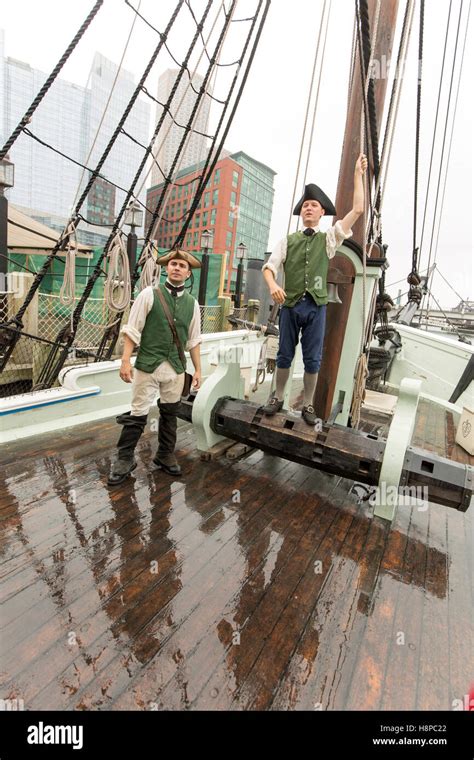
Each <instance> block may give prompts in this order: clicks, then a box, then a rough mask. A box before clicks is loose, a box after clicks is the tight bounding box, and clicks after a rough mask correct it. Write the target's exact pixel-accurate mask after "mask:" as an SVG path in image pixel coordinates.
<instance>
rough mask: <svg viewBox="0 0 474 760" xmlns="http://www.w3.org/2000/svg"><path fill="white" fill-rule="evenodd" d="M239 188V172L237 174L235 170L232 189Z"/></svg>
mask: <svg viewBox="0 0 474 760" xmlns="http://www.w3.org/2000/svg"><path fill="white" fill-rule="evenodd" d="M238 186H239V172H236V171H235V170H234V171H233V172H232V187H238Z"/></svg>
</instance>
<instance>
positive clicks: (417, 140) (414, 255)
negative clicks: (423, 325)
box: [410, 0, 425, 290]
mask: <svg viewBox="0 0 474 760" xmlns="http://www.w3.org/2000/svg"><path fill="white" fill-rule="evenodd" d="M424 23H425V0H420V22H419V32H418V34H419V40H418V86H417V95H416V124H415V178H414V179H415V184H414V188H413V193H414V197H413V249H412V264H411V273H412V274H416V273H417V259H418V249H417V247H416V231H417V214H418V172H419V164H420V122H421V85H422V78H423V36H424ZM413 287H414V285H413V284H411V283H410V290H412V289H413Z"/></svg>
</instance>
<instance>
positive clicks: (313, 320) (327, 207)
mask: <svg viewBox="0 0 474 760" xmlns="http://www.w3.org/2000/svg"><path fill="white" fill-rule="evenodd" d="M366 170H367V158H366V157H365V155H364V154H362V153H361V155H360V156H359V158H358V159H357V162H356V165H355V169H354V196H353V204H352V209H351V210H350V211H349V213H348V214H346V216H345V217H344V218H343V219H341V220H340V221H337V222H336V224H335V225H334V226H333V227H331V228H330V229H328V230H327V232H321V230H320V229H319V221H320V219H321V218H322V217H323V216H324V214H328V215H330V216H335V215H336V209H335V208H334V206H333V204H332V203H331V201H330V200H329V198H328V196H327V195H326V194H325V193H324V192H323V191H322V190H321V188H320V187H318V186H317V185H313V184H310V185H306V187H305V192H304V195H303V197H302V198H301V199H300V200H299V201H298V203H297V204H296V206H295V208H294V210H293V214H295V215H296V216H299V215H301V218H302V220H303V227H304V229H303V230H302V231H299V232H294V233H293V234H291V235H288V236H287V237H286V238H284V239H283V240H281V241H280V242H279V243H278V244H277V246H276V247H275V249H274V251H273V252H272V255H271V256H270V258H269V259H268V261H267V263H266V264H265V265H264V266H263V267H262V272H263V276H264V278H265V281H266V283H267V285H268V287H269V290H270V294H271V296H272V298H273V300H274V301H275V302H276V303H278V304H282V308H281V311H280V320H279V328H280V343H279V348H278V354H277V359H276V366H277V371H276V387H275V393H274V395H273V396H272V398H271V399H270V400H269V401H268V403H267V404H266V406H264V408H263V411H264V413H265V414H266V415H273V414H276V412H278V411H280V409H282V407H283V397H284V394H285V385H286V382H287V380H288V377H289V374H290V367H291V363H292V361H293V357H294V355H295V351H296V346H297V345H298V340H299V337H300V333H301V349H302V353H303V364H304V374H303V390H304V402H303V404H304V405H303V410H302V417H303V419H304V420H305V422H307V424H308V425H315V424H316V423H317V417H316V414H315V410H314V406H313V398H314V392H315V390H316V383H317V381H318V373H319V368H320V366H321V359H322V349H323V341H324V328H325V321H326V304H327V302H328V293H327V273H328V268H329V259H331V258H332V257H333V256H335V254H336V250H337V248H338V247H339V246H340V245H341V243H342V242H343V240H345V239H346V238H348V237H350V236H351V235H352V229H351V227H352V225H353V224H354V223H355V222H356V221H357V219H358V218H359V217H360V216H361V214H362V213H363V211H364V185H363V176H364V174H365V172H366ZM281 266H283V269H284V272H285V283H284V284H285V289H283V288H281V287H280V286H279V285H278V284H277V282H276V278H277V275H278V270H279V269H280V267H281Z"/></svg>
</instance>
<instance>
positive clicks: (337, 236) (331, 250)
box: [262, 220, 352, 279]
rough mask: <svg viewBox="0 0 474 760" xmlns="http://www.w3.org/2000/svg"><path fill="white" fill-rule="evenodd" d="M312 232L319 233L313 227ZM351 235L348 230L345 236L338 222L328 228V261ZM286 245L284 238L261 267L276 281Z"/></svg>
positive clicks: (285, 252)
mask: <svg viewBox="0 0 474 760" xmlns="http://www.w3.org/2000/svg"><path fill="white" fill-rule="evenodd" d="M313 230H314V231H315V232H319V227H313ZM297 234H300V235H303V232H302V231H300V232H299V233H297ZM351 235H352V230H349V232H348V233H347V234H346V233H345V232H344V230H343V229H342V224H341V222H340V221H339V220H338V221H337V222H336V224H335V225H334V226H333V227H330V228H329V229H328V230H327V232H326V253H327V255H328V259H332V258H333V257H334V256H335V255H336V251H337V249H338V248H339V246H340V245H341V243H343V242H344V240H346V239H347V238H350V237H351ZM287 245H288V239H287V238H286V237H284V238H283V240H280V241H279V242H278V243H277V244H276V246H275V248H274V249H273V251H272V254H271V256H270V258H269V259H268V261H267V263H266V264H264V265H263V267H262V272H263V271H264V270H265V269H270V270H271V271H272V272H273V274H274V275H275V279H276V277H277V274H278V270H279V269H280V267H281V266H282V264H283V262H284V261H285V260H286V254H287Z"/></svg>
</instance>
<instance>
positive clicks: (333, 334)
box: [315, 0, 399, 420]
mask: <svg viewBox="0 0 474 760" xmlns="http://www.w3.org/2000/svg"><path fill="white" fill-rule="evenodd" d="M398 5H399V0H381V3H380V12H379V21H378V30H377V40H376V44H375V49H374V61H375V62H376V68H374V71H375V70H377V71H380V77H378V78H374V85H375V86H374V91H375V93H374V94H375V107H376V123H377V133H378V134H380V128H381V124H382V116H383V106H384V103H385V96H386V91H387V64H388V62H389V61H390V59H391V56H392V48H393V42H394V37H395V26H396V22H397V14H398ZM376 7H377V0H368V11H369V19H370V29H371V34H372V33H373V29H374V21H375V14H376ZM355 56H356V58H355V63H354V75H353V82H352V88H351V97H350V101H349V106H348V111H347V118H346V128H345V132H344V141H343V147H342V155H341V163H340V169H339V180H338V186H337V192H336V209H337V213H338V216H337V218H342V217H343V216H344V215H345V214H346V213H347V212H348V211H349V210H350V209H351V208H352V194H353V187H354V166H355V162H356V160H357V156H358V155H359V153H360V119H361V109H362V107H363V97H362V81H361V72H360V58H359V51H358V47H356V51H355ZM368 158H369V162H370V169H371V171H370V176H371V177H373V162H372V157H371V156H370V155H368ZM367 210H368V204H367V199H366V208H365V211H364V214H363V215H362V216H361V217H360V219H359V220H358V222H357V223H356V224H355V225H354V227H353V236H352V238H351V241H352V242H353V243H356V245H357V246H358V247H359V249H360V253H362V246H363V244H364V234H365V226H366V219H367ZM334 221H336V217H335V218H334ZM373 254H374V255H376V254H375V249H374V251H373ZM353 275H354V272H353V266H352V264H351V262H350V261H349V260H348V259H347V258H346V257H344V256H342V255H340V254H337V255H336V256H335V257H334V258H333V259H332V260H331V262H330V265H329V272H328V282H335V283H338V288H339V296H340V298H341V300H342V304H335V303H329V304H328V308H327V321H326V333H325V338H324V349H323V360H322V364H321V369H320V373H319V380H318V387H317V389H316V394H315V408H316V412H317V414H318V416H319V417H321V418H322V419H324V420H326V419H327V418H328V417H329V415H330V413H331V409H332V407H333V403H334V399H333V396H334V388H335V385H336V379H337V373H338V369H339V360H340V355H341V351H342V346H343V342H344V335H345V331H346V323H347V318H348V314H349V306H350V301H351V297H352V285H351V284H350V281H352V280H353Z"/></svg>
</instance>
